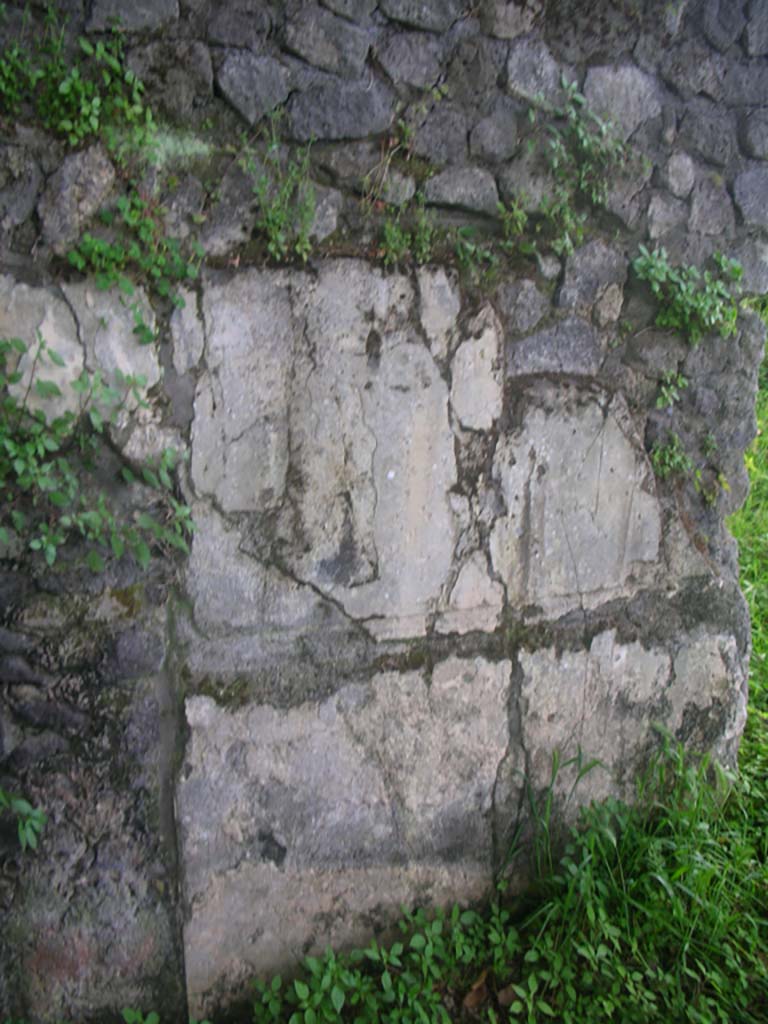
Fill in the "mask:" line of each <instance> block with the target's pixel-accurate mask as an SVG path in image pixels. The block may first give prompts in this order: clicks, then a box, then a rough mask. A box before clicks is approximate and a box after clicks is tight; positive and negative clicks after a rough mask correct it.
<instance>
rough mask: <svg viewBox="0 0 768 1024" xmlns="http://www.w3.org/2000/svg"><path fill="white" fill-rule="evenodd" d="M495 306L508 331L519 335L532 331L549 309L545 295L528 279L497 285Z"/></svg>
mask: <svg viewBox="0 0 768 1024" xmlns="http://www.w3.org/2000/svg"><path fill="white" fill-rule="evenodd" d="M496 304H497V306H498V309H499V313H500V314H501V317H502V320H503V322H504V324H505V325H506V327H507V328H508V330H510V331H515V332H517V333H520V334H524V333H526V332H527V331H531V330H533V328H534V327H535V326H536V325H537V324H538V323H540V321H541V320H542V319H543V318H544V317H545V316H546V314H547V311H548V309H549V300H548V299H547V297H546V295H542V293H541V292H540V291H539V289H538V288H537V287H536V285H535V283H534V282H533V281H531V279H530V278H528V277H524V278H522V279H521V280H516V281H504V282H503V283H502V284H501V285H499V288H498V291H497V292H496Z"/></svg>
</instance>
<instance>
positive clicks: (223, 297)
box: [192, 272, 296, 512]
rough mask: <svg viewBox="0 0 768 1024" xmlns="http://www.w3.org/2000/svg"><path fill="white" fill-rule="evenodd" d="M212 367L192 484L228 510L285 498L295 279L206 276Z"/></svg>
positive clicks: (201, 394)
mask: <svg viewBox="0 0 768 1024" xmlns="http://www.w3.org/2000/svg"><path fill="white" fill-rule="evenodd" d="M203 316H204V322H205V333H206V360H207V365H208V371H207V373H205V374H203V376H202V377H201V378H200V380H199V382H198V387H197V393H196V395H195V419H194V422H193V424H192V482H193V484H194V486H195V488H196V490H197V492H198V494H200V495H210V496H212V497H215V498H216V500H217V502H218V503H219V505H220V507H221V508H222V509H223V510H224V511H225V512H246V511H267V510H269V509H270V508H274V507H275V506H276V505H277V504H279V502H280V500H281V498H282V495H283V491H284V488H285V478H286V473H287V471H288V421H287V415H288V401H289V394H290V374H291V365H292V359H293V347H294V344H295V335H296V326H295V323H294V320H293V317H292V311H291V303H290V299H289V295H288V290H287V280H286V278H285V276H281V275H280V274H275V275H272V274H265V275H260V274H258V273H253V272H251V273H243V274H240V275H239V276H238V277H236V278H234V279H233V280H231V281H224V282H222V283H217V282H216V280H215V279H209V280H208V281H206V285H205V288H204V290H203Z"/></svg>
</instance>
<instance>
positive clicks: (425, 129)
mask: <svg viewBox="0 0 768 1024" xmlns="http://www.w3.org/2000/svg"><path fill="white" fill-rule="evenodd" d="M468 133H469V121H468V120H467V115H466V114H465V113H464V111H463V110H462V109H461V108H460V107H457V106H455V105H454V104H452V103H447V102H443V103H439V104H438V105H437V106H436V107H434V108H433V109H432V110H431V111H430V112H429V113H428V115H427V117H426V119H425V120H424V121H423V122H422V124H420V125H419V126H418V128H417V130H416V138H415V139H414V141H413V151H414V153H416V155H417V156H423V157H425V158H426V159H427V160H429V161H430V162H431V163H434V164H436V165H437V166H443V165H444V164H459V163H462V162H463V161H464V160H465V159H466V157H467V137H468Z"/></svg>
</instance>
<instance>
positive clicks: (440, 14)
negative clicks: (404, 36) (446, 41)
mask: <svg viewBox="0 0 768 1024" xmlns="http://www.w3.org/2000/svg"><path fill="white" fill-rule="evenodd" d="M463 6H464V5H463V3H462V0H379V10H380V11H381V12H382V13H383V14H386V16H387V17H388V18H392V20H393V21H400V22H402V23H403V24H404V25H412V26H413V27H414V28H424V29H427V30H429V31H430V32H445V31H446V30H447V29H449V28H450V27H451V25H452V24H453V23H454V21H456V20H457V19H458V18H459V17H460V16H461V13H462V8H463Z"/></svg>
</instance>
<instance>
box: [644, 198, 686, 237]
mask: <svg viewBox="0 0 768 1024" xmlns="http://www.w3.org/2000/svg"><path fill="white" fill-rule="evenodd" d="M687 220H688V204H687V203H684V202H683V201H682V200H681V199H672V198H671V197H670V196H668V195H666V194H665V193H664V192H657V193H655V195H653V196H651V201H650V203H649V204H648V236H649V237H650V238H651V239H652V240H654V241H655V240H656V239H657V238H663V237H664V235H667V234H669V232H670V231H674V229H675V228H679V227H681V226H682V225H683V224H685V223H686V221H687Z"/></svg>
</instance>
